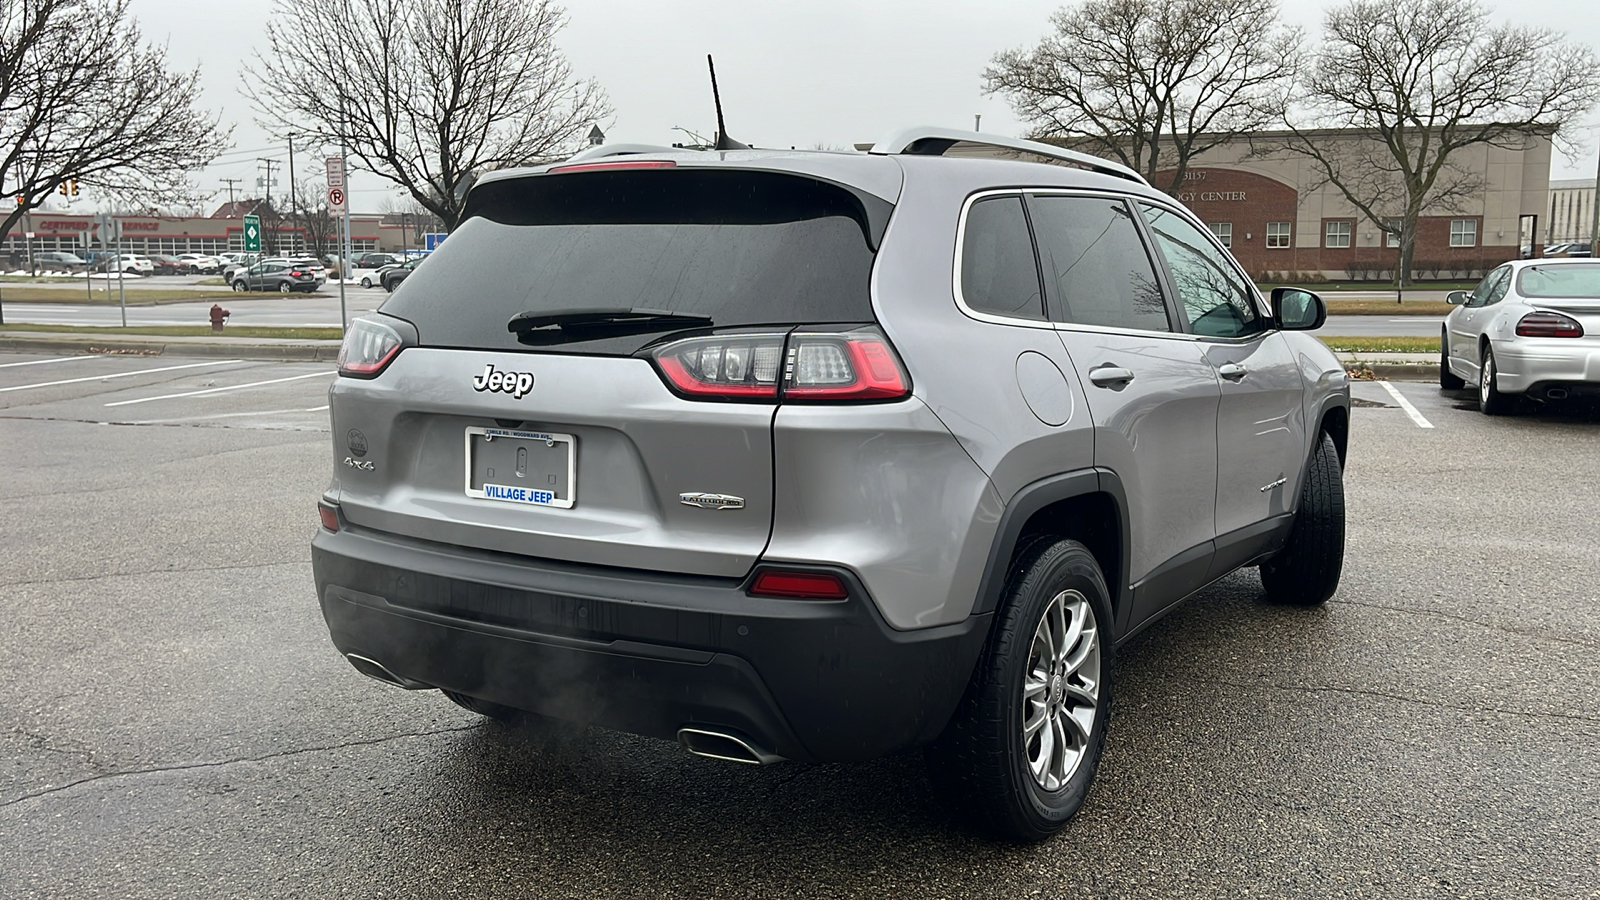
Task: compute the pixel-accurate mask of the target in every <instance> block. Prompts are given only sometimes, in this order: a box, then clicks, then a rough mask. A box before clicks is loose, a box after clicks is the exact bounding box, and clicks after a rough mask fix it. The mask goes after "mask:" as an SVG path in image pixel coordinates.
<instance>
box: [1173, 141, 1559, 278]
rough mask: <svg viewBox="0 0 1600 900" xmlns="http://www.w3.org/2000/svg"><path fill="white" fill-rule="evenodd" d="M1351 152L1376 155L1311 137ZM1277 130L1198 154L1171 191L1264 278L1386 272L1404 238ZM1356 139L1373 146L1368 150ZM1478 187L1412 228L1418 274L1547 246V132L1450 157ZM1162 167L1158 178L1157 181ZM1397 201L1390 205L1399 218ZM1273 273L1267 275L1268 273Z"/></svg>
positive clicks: (1491, 263)
mask: <svg viewBox="0 0 1600 900" xmlns="http://www.w3.org/2000/svg"><path fill="white" fill-rule="evenodd" d="M1312 134H1313V136H1314V138H1315V139H1316V140H1319V141H1324V142H1328V143H1329V144H1330V145H1334V150H1335V152H1339V151H1340V148H1338V147H1337V144H1339V143H1344V144H1347V145H1348V146H1347V147H1346V148H1344V150H1345V151H1346V152H1348V153H1350V154H1352V155H1353V154H1358V153H1381V152H1382V148H1380V147H1378V146H1375V144H1376V141H1375V139H1374V138H1373V137H1372V136H1371V133H1370V132H1366V131H1359V130H1353V129H1352V130H1328V131H1319V132H1312ZM1286 137H1287V135H1286V134H1284V133H1281V132H1279V133H1274V132H1266V133H1258V134H1254V135H1250V136H1249V138H1248V139H1245V140H1241V141H1238V142H1234V143H1232V144H1227V145H1223V146H1221V147H1218V148H1216V149H1213V150H1211V151H1208V152H1206V153H1204V154H1202V155H1201V156H1200V157H1199V158H1197V159H1196V160H1195V161H1194V162H1193V163H1192V164H1191V166H1190V168H1189V170H1188V171H1187V172H1186V173H1185V175H1184V181H1183V184H1182V186H1181V187H1180V188H1178V189H1177V190H1175V191H1173V192H1172V193H1173V194H1174V195H1175V196H1176V197H1177V199H1178V200H1179V201H1181V202H1182V203H1184V204H1185V205H1186V206H1188V207H1189V208H1190V209H1192V210H1193V211H1194V212H1195V214H1196V215H1198V216H1199V217H1200V218H1201V219H1202V220H1204V221H1205V222H1206V224H1208V225H1209V226H1210V227H1211V230H1212V231H1213V232H1214V233H1215V234H1216V235H1217V236H1218V237H1219V238H1220V239H1221V240H1222V241H1223V243H1225V244H1227V245H1228V247H1229V248H1230V249H1231V250H1232V251H1233V255H1234V256H1235V257H1236V258H1237V259H1238V260H1239V262H1240V264H1241V265H1243V266H1244V267H1245V269H1246V270H1247V271H1249V272H1250V273H1252V274H1253V275H1256V276H1257V277H1265V278H1266V279H1267V280H1289V279H1295V278H1297V277H1306V276H1310V275H1311V274H1312V273H1316V274H1320V275H1321V276H1322V277H1325V278H1329V279H1348V278H1357V279H1363V280H1365V279H1369V278H1388V277H1391V276H1392V274H1393V272H1394V268H1395V265H1396V264H1397V258H1398V255H1399V249H1398V248H1399V240H1398V238H1396V237H1394V236H1391V235H1389V234H1387V233H1386V232H1384V231H1383V230H1382V229H1380V228H1379V227H1378V226H1376V225H1375V224H1373V223H1372V222H1371V221H1369V220H1368V219H1367V218H1366V217H1364V216H1362V215H1361V214H1360V213H1358V212H1357V211H1356V209H1355V207H1354V206H1352V205H1351V204H1350V203H1349V201H1347V200H1346V199H1345V198H1344V196H1343V195H1342V194H1340V192H1339V190H1338V188H1335V187H1333V186H1332V185H1329V184H1324V183H1322V179H1321V178H1320V177H1319V176H1318V172H1317V169H1316V166H1315V165H1314V164H1313V163H1312V161H1311V160H1309V159H1306V158H1305V157H1303V156H1301V155H1299V154H1296V153H1292V152H1289V151H1288V150H1283V149H1277V150H1274V149H1272V148H1273V146H1274V145H1275V144H1277V145H1280V146H1281V144H1282V141H1283V140H1284V139H1285V138H1286ZM1362 144H1367V145H1373V146H1368V147H1363V146H1361V145H1362ZM1452 162H1453V164H1454V165H1455V166H1457V167H1458V168H1460V169H1462V170H1465V171H1466V172H1468V173H1470V174H1471V175H1472V176H1474V180H1475V181H1476V182H1477V186H1478V189H1477V190H1476V191H1474V192H1473V193H1472V194H1471V195H1470V196H1468V197H1466V198H1464V199H1460V200H1458V201H1456V202H1455V203H1453V204H1450V205H1449V206H1447V207H1440V208H1431V209H1424V210H1423V214H1422V218H1421V219H1420V220H1419V221H1418V223H1417V240H1416V248H1415V250H1414V251H1413V256H1412V262H1413V277H1415V278H1418V279H1430V278H1471V277H1477V275H1478V274H1479V273H1482V272H1484V271H1487V270H1488V269H1492V268H1494V267H1495V266H1496V265H1498V264H1499V263H1501V262H1504V261H1505V260H1508V259H1513V258H1516V257H1518V256H1521V255H1522V249H1521V248H1522V247H1524V246H1527V245H1533V246H1535V247H1538V246H1542V245H1543V243H1544V239H1545V235H1546V227H1545V223H1544V222H1542V221H1541V219H1542V217H1543V216H1545V215H1547V210H1548V208H1549V197H1550V137H1549V134H1548V133H1542V132H1541V133H1530V134H1528V135H1526V136H1525V137H1524V140H1523V141H1522V142H1521V146H1519V147H1516V148H1504V147H1494V146H1487V145H1480V146H1476V147H1472V148H1469V149H1467V150H1463V151H1461V152H1460V153H1459V154H1457V155H1456V157H1454V158H1453V160H1452ZM1165 174H1166V173H1158V176H1157V183H1158V184H1162V183H1164V182H1163V181H1162V180H1161V178H1162V176H1163V175H1165ZM1398 205H1399V204H1398V198H1397V202H1396V204H1395V206H1396V214H1397V215H1398ZM1269 273H1271V274H1269Z"/></svg>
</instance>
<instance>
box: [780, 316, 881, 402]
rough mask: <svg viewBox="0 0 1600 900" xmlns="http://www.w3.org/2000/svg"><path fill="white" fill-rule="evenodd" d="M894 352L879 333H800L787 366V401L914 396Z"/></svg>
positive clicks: (791, 342) (792, 340)
mask: <svg viewBox="0 0 1600 900" xmlns="http://www.w3.org/2000/svg"><path fill="white" fill-rule="evenodd" d="M909 382H910V379H909V378H908V377H907V376H906V372H905V368H904V367H903V366H902V365H901V364H900V358H899V357H898V356H897V355H895V352H894V348H892V347H890V346H889V341H888V339H887V338H885V337H884V336H883V334H882V333H880V332H879V331H878V330H877V329H876V328H863V329H859V330H856V331H845V332H815V331H797V332H795V333H794V335H792V336H791V337H790V338H789V350H788V354H787V356H786V357H785V358H784V363H783V397H784V399H785V400H802V401H848V400H894V399H898V398H900V397H904V396H906V395H907V394H909V393H911V388H910V386H909Z"/></svg>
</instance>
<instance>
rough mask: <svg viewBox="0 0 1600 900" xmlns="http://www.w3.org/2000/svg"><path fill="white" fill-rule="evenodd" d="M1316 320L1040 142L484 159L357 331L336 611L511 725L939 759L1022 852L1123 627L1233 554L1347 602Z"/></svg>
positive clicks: (375, 655) (315, 550)
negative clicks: (588, 726)
mask: <svg viewBox="0 0 1600 900" xmlns="http://www.w3.org/2000/svg"><path fill="white" fill-rule="evenodd" d="M1041 161H1042V162H1049V163H1054V164H1051V165H1046V164H1041ZM1324 316H1325V309H1324V306H1323V303H1322V301H1321V299H1320V298H1318V297H1317V296H1316V295H1314V294H1310V293H1308V292H1305V291H1299V290H1294V289H1286V288H1280V289H1278V290H1275V291H1273V292H1272V298H1271V302H1270V303H1264V302H1263V301H1262V298H1261V297H1259V296H1258V295H1257V293H1256V290H1255V288H1254V286H1253V285H1252V284H1251V282H1250V280H1249V279H1248V278H1246V277H1245V275H1244V274H1243V273H1242V272H1241V271H1240V269H1239V268H1238V266H1237V265H1236V264H1235V263H1234V261H1233V259H1232V258H1231V257H1230V256H1229V254H1228V252H1227V251H1226V250H1225V249H1223V248H1222V247H1221V246H1220V245H1219V244H1218V243H1217V242H1216V241H1215V240H1214V239H1213V238H1212V236H1211V234H1210V233H1209V232H1208V231H1207V229H1206V228H1205V226H1204V225H1203V224H1201V223H1200V222H1198V221H1196V220H1195V218H1194V217H1193V216H1192V215H1191V214H1189V213H1188V212H1187V211H1185V210H1184V209H1183V208H1182V207H1181V206H1179V205H1177V204H1176V203H1175V202H1173V200H1172V199H1171V198H1170V197H1168V196H1167V195H1165V194H1163V193H1161V192H1160V191H1157V190H1154V189H1152V188H1151V187H1150V186H1149V185H1147V184H1146V183H1145V181H1144V180H1143V179H1141V178H1140V177H1139V176H1138V175H1136V174H1135V173H1133V172H1132V171H1130V170H1127V169H1125V168H1123V167H1121V166H1118V165H1115V164H1113V163H1109V162H1105V161H1102V160H1099V159H1096V158H1093V157H1089V156H1084V155H1082V154H1077V153H1073V152H1071V151H1064V150H1060V149H1057V148H1054V147H1050V146H1046V145H1041V144H1031V143H1028V142H1022V141H1012V140H1007V139H1003V138H995V137H990V136H986V135H979V134H976V133H966V132H954V131H944V130H935V129H915V130H912V131H908V132H905V133H902V134H899V135H896V136H894V137H893V138H890V139H888V140H886V141H883V142H880V143H879V144H878V145H876V146H874V147H873V148H872V150H871V151H870V152H867V153H824V152H777V151H771V152H769V151H759V150H742V151H726V152H715V151H713V152H705V151H681V150H680V151H673V150H665V149H656V148H641V147H600V148H595V149H593V150H590V151H586V152H585V153H584V154H580V156H578V157H575V158H574V159H573V160H571V161H568V162H566V163H560V164H556V165H551V166H546V167H541V168H532V169H519V170H512V171H500V172H494V173H492V174H490V175H488V176H485V177H484V178H482V179H481V180H480V181H478V183H477V184H476V185H475V186H474V187H473V188H472V190H471V192H470V194H469V195H468V198H467V201H466V215H465V217H464V220H463V221H462V222H461V224H460V226H459V227H458V228H457V229H456V230H455V231H454V232H453V233H452V234H451V236H450V240H449V241H448V242H447V243H446V244H444V245H443V246H442V247H441V248H440V249H439V250H438V251H436V252H435V253H434V255H433V256H432V257H431V258H430V259H429V262H428V264H427V265H426V266H423V267H421V268H419V269H417V271H416V273H415V274H413V275H412V276H411V277H410V278H409V279H407V280H406V282H405V283H404V284H403V285H402V286H401V287H400V289H399V290H398V291H396V292H395V294H394V295H393V296H392V297H390V298H389V299H388V300H387V301H386V302H385V303H384V304H383V306H382V308H381V309H380V310H379V311H378V312H377V313H375V314H373V315H370V316H367V317H365V318H362V319H358V320H356V322H355V323H354V324H353V325H352V327H351V329H350V331H349V334H348V336H347V338H346V340H345V344H344V347H343V349H342V351H341V354H340V362H339V371H340V374H341V376H343V377H340V378H338V379H337V380H336V382H335V384H334V385H333V388H332V389H331V391H330V404H331V415H332V422H333V434H334V472H335V475H334V479H333V483H332V484H331V485H330V486H329V488H328V490H327V493H326V495H325V496H324V498H323V500H322V503H321V507H320V510H321V518H322V528H321V529H320V530H319V532H318V533H317V536H316V538H315V539H314V540H313V542H312V558H313V562H314V567H315V573H316V584H317V591H318V594H319V597H320V599H321V604H322V611H323V615H324V616H325V618H326V620H327V623H328V628H329V631H330V632H331V634H332V637H333V642H334V644H335V645H336V646H337V647H338V649H339V650H340V651H341V652H342V653H344V654H345V656H346V657H347V658H348V659H349V661H350V662H351V663H352V664H354V666H355V667H356V668H357V669H358V670H360V671H361V672H363V673H364V674H366V675H369V676H372V677H374V678H377V679H380V680H383V681H385V682H389V683H391V684H395V685H399V686H402V687H405V688H411V689H438V690H440V691H442V692H443V693H444V694H445V695H446V696H448V697H449V698H450V699H452V700H454V701H455V702H457V703H459V704H461V705H462V706H465V707H467V708H468V709H471V710H474V711H476V712H478V713H482V714H484V715H488V716H492V717H495V718H513V717H515V716H518V715H521V714H523V713H524V712H533V713H537V714H540V715H544V716H551V717H556V718H560V719H566V720H572V721H576V722H584V723H592V724H597V725H602V726H606V727H610V728H616V729H622V730H625V731H629V732H633V733H637V734H642V735H651V736H655V737H660V738H666V739H676V740H677V741H679V742H680V743H681V744H682V746H683V747H684V748H685V749H687V750H688V751H690V752H693V753H696V754H699V755H702V756H711V757H718V758H722V759H728V760H733V761H738V762H746V763H755V764H762V763H769V762H774V761H777V760H780V759H794V760H812V761H837V760H858V759H866V758H871V757H878V756H883V755H885V754H890V753H895V752H897V751H901V750H904V749H906V748H911V747H916V746H926V747H927V756H928V759H929V762H930V765H931V767H932V771H933V772H934V773H935V775H936V777H937V778H938V779H939V781H940V783H941V784H942V785H944V786H945V787H946V788H947V789H948V791H949V792H950V793H951V794H952V795H953V796H954V797H955V798H957V799H958V800H959V801H960V802H961V803H962V804H964V808H965V809H966V810H967V811H968V812H969V813H970V818H971V819H972V820H974V821H979V822H982V823H985V824H986V825H987V826H988V827H989V828H991V829H992V830H995V831H998V832H1000V833H1003V834H1006V835H1009V836H1012V837H1014V838H1018V839H1023V840H1037V839H1041V838H1043V837H1045V836H1047V835H1049V834H1051V833H1052V832H1054V831H1055V830H1056V829H1058V828H1060V827H1061V826H1062V824H1064V823H1065V822H1066V820H1067V819H1068V818H1070V817H1071V816H1072V814H1073V813H1074V812H1075V811H1076V810H1077V809H1078V807H1079V806H1080V804H1081V803H1082V802H1083V799H1084V796H1085V793H1086V791H1087V790H1088V787H1089V784H1090V782H1091V780H1092V779H1093V777H1094V773H1095V769H1096V766H1097V764H1098V762H1099V758H1100V753H1101V747H1102V743H1103V741H1104V737H1105V728H1106V720H1107V715H1108V711H1109V708H1110V703H1111V687H1112V685H1111V675H1112V661H1113V657H1114V654H1115V652H1116V649H1117V647H1118V646H1119V645H1121V644H1123V643H1124V642H1126V641H1127V640H1128V639H1129V638H1130V637H1131V636H1133V635H1134V634H1136V633H1137V632H1138V631H1139V630H1140V629H1142V628H1144V627H1145V626H1147V625H1149V624H1150V623H1151V622H1153V621H1155V620H1156V619H1157V618H1158V617H1160V616H1161V615H1162V614H1163V613H1164V612H1166V611H1167V610H1168V609H1169V608H1171V607H1172V605H1173V604H1174V603H1176V602H1178V601H1179V600H1182V599H1183V598H1184V597H1186V596H1188V595H1190V594H1193V593H1194V592H1196V591H1198V590H1200V589H1201V588H1204V587H1205V586H1206V585H1208V584H1210V583H1211V582H1213V581H1216V580H1217V579H1219V578H1222V577H1223V576H1225V575H1227V574H1229V573H1230V572H1233V571H1234V570H1236V569H1239V568H1241V567H1245V566H1259V567H1260V570H1261V581H1262V584H1263V586H1264V587H1265V590H1266V594H1267V596H1268V597H1269V598H1270V599H1272V600H1276V601H1281V602H1284V603H1290V604H1307V605H1309V604H1317V603H1321V602H1322V601H1324V600H1326V599H1327V598H1328V597H1329V595H1331V594H1332V593H1333V591H1334V589H1335V587H1336V586H1337V583H1338V580H1339V572H1340V565H1341V561H1342V558H1343V552H1344V511H1343V494H1342V490H1341V480H1340V478H1341V476H1340V472H1341V462H1342V459H1343V457H1344V450H1345V438H1346V434H1347V431H1348V427H1349V406H1350V400H1349V388H1348V385H1347V384H1346V380H1345V373H1344V371H1343V369H1342V368H1341V367H1340V366H1339V364H1338V362H1337V360H1336V359H1335V358H1334V357H1333V355H1332V354H1330V353H1329V352H1328V351H1327V349H1326V348H1324V347H1323V346H1322V345H1321V344H1320V343H1319V342H1318V341H1316V340H1315V339H1313V338H1312V337H1311V336H1309V335H1305V334H1299V333H1296V332H1299V331H1303V330H1307V329H1312V328H1316V327H1318V326H1319V325H1320V324H1321V323H1322V320H1323V318H1324Z"/></svg>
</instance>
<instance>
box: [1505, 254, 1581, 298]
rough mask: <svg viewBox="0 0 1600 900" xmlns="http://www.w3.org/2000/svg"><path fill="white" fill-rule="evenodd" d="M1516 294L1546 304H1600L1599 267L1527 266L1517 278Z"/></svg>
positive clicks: (1579, 265) (1579, 264) (1577, 265)
mask: <svg viewBox="0 0 1600 900" xmlns="http://www.w3.org/2000/svg"><path fill="white" fill-rule="evenodd" d="M1517 293H1519V294H1521V295H1522V296H1524V297H1537V298H1542V299H1547V300H1600V263H1578V264H1576V265H1559V266H1528V267H1527V268H1525V269H1523V270H1522V271H1521V272H1520V273H1519V274H1518V275H1517Z"/></svg>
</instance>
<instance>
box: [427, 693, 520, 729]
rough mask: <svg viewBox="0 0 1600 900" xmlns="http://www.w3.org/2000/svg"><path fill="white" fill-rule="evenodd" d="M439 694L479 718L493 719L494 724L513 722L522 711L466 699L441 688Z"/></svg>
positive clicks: (486, 701)
mask: <svg viewBox="0 0 1600 900" xmlns="http://www.w3.org/2000/svg"><path fill="white" fill-rule="evenodd" d="M439 693H441V694H443V695H445V696H446V697H449V698H450V699H451V700H452V701H454V702H455V704H456V705H457V706H459V707H461V708H462V709H466V710H470V711H472V712H475V713H477V714H478V715H480V716H486V717H488V718H491V719H494V720H495V721H496V722H515V721H517V720H518V719H520V718H522V710H520V709H513V708H512V707H509V706H501V705H500V704H498V703H490V702H489V701H488V700H480V699H478V698H477V697H468V696H467V695H466V694H458V693H456V692H455V691H447V690H444V689H442V688H441V689H440V690H439Z"/></svg>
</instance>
